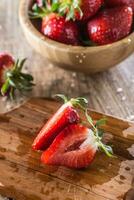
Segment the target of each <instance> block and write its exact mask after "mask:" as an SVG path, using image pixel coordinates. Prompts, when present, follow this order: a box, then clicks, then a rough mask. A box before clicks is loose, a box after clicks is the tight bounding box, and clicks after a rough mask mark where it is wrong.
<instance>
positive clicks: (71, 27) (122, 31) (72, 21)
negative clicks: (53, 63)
mask: <svg viewBox="0 0 134 200" xmlns="http://www.w3.org/2000/svg"><path fill="white" fill-rule="evenodd" d="M133 11H134V0H37V2H36V3H35V4H34V6H33V8H32V12H30V14H32V15H31V16H32V17H33V18H41V19H42V23H41V24H42V25H41V32H42V33H43V34H44V35H45V36H47V37H48V38H50V39H52V40H55V41H58V42H62V43H65V44H71V45H81V46H85V45H86V46H87V45H88V46H91V45H105V44H110V43H113V42H115V41H118V40H120V39H122V38H124V37H126V36H127V35H129V34H130V33H131V32H132V31H133V30H132V29H133V28H132V26H133Z"/></svg>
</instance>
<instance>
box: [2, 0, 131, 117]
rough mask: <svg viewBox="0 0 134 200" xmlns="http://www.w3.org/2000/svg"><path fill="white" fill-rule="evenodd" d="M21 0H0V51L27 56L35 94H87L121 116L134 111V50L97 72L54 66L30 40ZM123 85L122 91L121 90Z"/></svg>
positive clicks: (92, 101) (100, 106)
mask: <svg viewBox="0 0 134 200" xmlns="http://www.w3.org/2000/svg"><path fill="white" fill-rule="evenodd" d="M18 5H19V1H18V0H6V1H5V0H1V1H0V51H3V50H4V51H9V52H11V53H12V54H13V55H15V57H16V58H17V57H21V58H23V57H27V58H28V61H27V70H28V71H29V72H31V73H32V74H33V76H34V78H35V82H36V84H37V86H36V87H35V89H34V92H33V95H34V96H45V97H50V96H52V95H53V94H55V93H65V94H67V95H68V96H85V97H87V98H88V99H89V103H90V107H91V108H94V109H96V110H98V111H101V112H105V113H108V114H113V115H115V116H118V117H122V118H130V119H133V117H132V115H134V95H133V94H134V67H133V63H134V54H133V55H132V56H131V57H130V58H128V59H127V60H126V61H124V62H123V63H121V64H120V65H118V66H117V67H115V68H113V69H111V70H109V71H106V72H104V73H99V74H96V75H94V76H86V75H83V74H81V73H72V72H69V71H65V70H62V69H59V68H57V67H55V66H52V65H51V64H49V63H48V62H46V60H44V59H43V58H42V57H40V56H39V55H38V54H37V53H35V52H34V51H33V50H32V49H31V47H30V46H29V45H28V44H27V41H26V39H25V37H24V35H23V33H22V30H21V27H20V24H19V19H18ZM118 88H122V90H123V91H122V92H118V91H117V90H118Z"/></svg>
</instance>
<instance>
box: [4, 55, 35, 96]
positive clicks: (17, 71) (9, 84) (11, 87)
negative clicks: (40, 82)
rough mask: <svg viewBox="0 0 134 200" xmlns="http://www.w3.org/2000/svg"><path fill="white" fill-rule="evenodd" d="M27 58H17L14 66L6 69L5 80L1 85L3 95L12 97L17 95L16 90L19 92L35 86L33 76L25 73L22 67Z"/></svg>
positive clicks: (29, 89)
mask: <svg viewBox="0 0 134 200" xmlns="http://www.w3.org/2000/svg"><path fill="white" fill-rule="evenodd" d="M25 61H26V59H23V60H19V59H18V60H17V61H16V62H15V64H14V65H13V67H12V68H11V69H9V70H7V71H6V73H5V78H4V79H5V81H4V83H3V85H2V86H1V95H2V96H5V95H7V96H9V97H10V98H11V99H14V97H15V90H18V91H19V92H23V91H31V90H32V87H33V86H34V83H33V77H32V76H31V75H30V74H28V73H23V72H22V68H23V65H24V63H25Z"/></svg>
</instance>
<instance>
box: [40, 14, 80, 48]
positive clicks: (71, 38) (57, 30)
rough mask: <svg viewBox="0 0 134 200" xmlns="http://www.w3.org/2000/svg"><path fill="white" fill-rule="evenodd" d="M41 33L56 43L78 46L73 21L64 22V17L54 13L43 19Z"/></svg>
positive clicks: (77, 33) (77, 36)
mask: <svg viewBox="0 0 134 200" xmlns="http://www.w3.org/2000/svg"><path fill="white" fill-rule="evenodd" d="M42 33H43V34H44V35H45V36H47V37H49V38H50V39H52V40H55V41H58V42H62V43H65V44H72V45H78V44H79V31H78V27H77V24H76V23H75V22H73V21H66V19H65V17H63V16H60V15H58V14H56V13H51V14H49V15H47V16H46V17H44V18H43V20H42Z"/></svg>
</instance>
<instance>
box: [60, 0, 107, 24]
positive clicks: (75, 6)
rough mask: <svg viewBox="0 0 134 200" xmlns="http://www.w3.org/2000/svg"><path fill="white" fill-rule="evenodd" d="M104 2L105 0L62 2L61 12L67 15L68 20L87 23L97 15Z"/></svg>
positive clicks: (65, 0)
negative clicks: (86, 21)
mask: <svg viewBox="0 0 134 200" xmlns="http://www.w3.org/2000/svg"><path fill="white" fill-rule="evenodd" d="M103 2H104V0H73V1H70V0H68V1H67V0H62V1H61V4H60V6H59V12H60V13H61V14H66V15H67V17H66V19H67V20H70V19H73V20H80V21H85V20H88V19H89V18H91V17H92V16H94V15H95V14H96V13H97V11H98V10H99V8H100V7H101V6H102V4H103Z"/></svg>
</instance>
